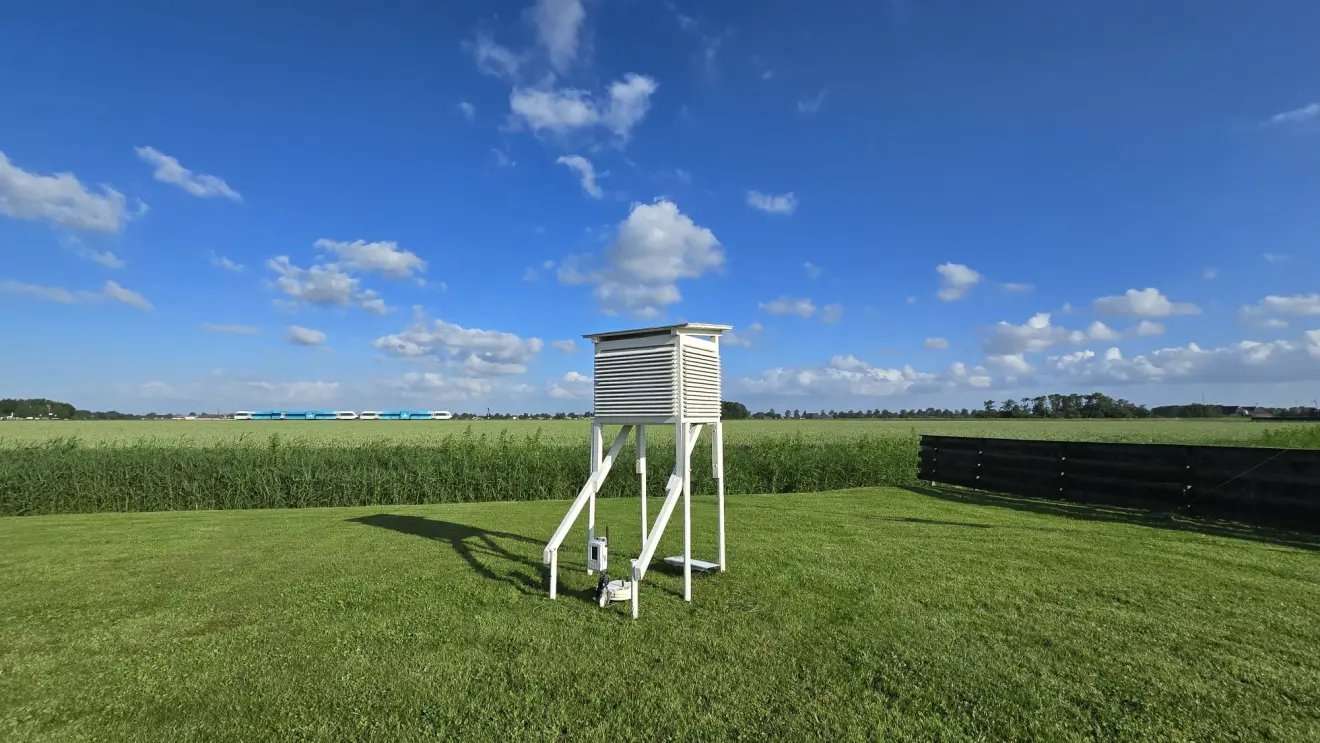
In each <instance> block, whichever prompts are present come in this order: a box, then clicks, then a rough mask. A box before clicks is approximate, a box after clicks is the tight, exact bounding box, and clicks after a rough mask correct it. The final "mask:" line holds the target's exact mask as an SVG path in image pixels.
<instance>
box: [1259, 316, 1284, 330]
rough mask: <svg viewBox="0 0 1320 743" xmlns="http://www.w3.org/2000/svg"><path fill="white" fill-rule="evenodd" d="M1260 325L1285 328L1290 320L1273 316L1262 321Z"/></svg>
mask: <svg viewBox="0 0 1320 743" xmlns="http://www.w3.org/2000/svg"><path fill="white" fill-rule="evenodd" d="M1260 327H1262V328H1269V329H1271V330H1282V329H1283V328H1286V327H1288V321H1287V320H1280V319H1279V318H1277V317H1271V318H1270V319H1268V320H1266V321H1264V322H1262V323H1261V324H1260Z"/></svg>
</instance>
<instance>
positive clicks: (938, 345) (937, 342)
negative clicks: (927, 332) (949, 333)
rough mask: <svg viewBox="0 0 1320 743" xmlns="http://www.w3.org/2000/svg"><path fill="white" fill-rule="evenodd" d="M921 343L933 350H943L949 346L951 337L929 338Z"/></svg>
mask: <svg viewBox="0 0 1320 743" xmlns="http://www.w3.org/2000/svg"><path fill="white" fill-rule="evenodd" d="M921 345H923V346H925V347H926V348H929V349H930V350H932V351H943V350H944V349H946V348H948V347H949V339H948V338H927V339H926V341H925V342H924V343H922V344H921Z"/></svg>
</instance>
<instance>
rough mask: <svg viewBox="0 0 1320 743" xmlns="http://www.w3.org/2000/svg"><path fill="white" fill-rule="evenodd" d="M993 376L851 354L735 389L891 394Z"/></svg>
mask: <svg viewBox="0 0 1320 743" xmlns="http://www.w3.org/2000/svg"><path fill="white" fill-rule="evenodd" d="M991 382H992V380H991V378H990V375H989V373H988V372H987V371H986V369H985V368H984V367H980V366H978V367H975V368H973V369H968V368H967V366H966V365H964V364H962V363H957V364H954V365H952V366H950V367H949V368H948V369H947V370H946V371H944V372H943V373H940V374H932V373H929V372H920V371H917V370H916V369H913V368H912V367H911V366H904V367H902V368H901V369H899V368H885V367H876V366H872V365H871V364H869V363H867V362H866V361H863V360H861V359H859V358H857V357H856V356H853V355H852V354H842V355H837V356H834V357H832V358H830V360H829V362H828V363H826V364H825V365H824V366H820V367H805V368H795V369H791V368H784V367H779V368H775V369H770V370H767V371H765V372H762V373H761V375H760V376H759V377H746V378H742V379H738V380H735V381H734V382H733V384H732V385H731V386H732V387H733V388H734V389H736V390H738V391H740V392H744V393H747V394H753V395H807V396H815V395H824V396H833V397H842V396H860V397H888V396H894V395H902V394H906V393H918V392H938V391H947V390H952V389H955V388H959V387H964V388H978V389H979V388H985V387H989V386H990V385H991Z"/></svg>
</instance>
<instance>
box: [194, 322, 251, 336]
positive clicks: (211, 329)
mask: <svg viewBox="0 0 1320 743" xmlns="http://www.w3.org/2000/svg"><path fill="white" fill-rule="evenodd" d="M202 330H205V331H206V332H208V333H221V334H223V335H257V334H258V333H260V332H261V331H260V330H258V329H257V328H254V327H252V326H251V325H210V324H206V325H203V326H202Z"/></svg>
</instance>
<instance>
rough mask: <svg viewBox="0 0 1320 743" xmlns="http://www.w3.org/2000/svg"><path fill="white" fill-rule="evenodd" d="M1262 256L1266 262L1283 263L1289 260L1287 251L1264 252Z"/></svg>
mask: <svg viewBox="0 0 1320 743" xmlns="http://www.w3.org/2000/svg"><path fill="white" fill-rule="evenodd" d="M1260 257H1261V258H1264V259H1265V262H1266V263H1283V262H1284V261H1286V260H1288V255H1287V254H1286V253H1262V254H1261V256H1260Z"/></svg>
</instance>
